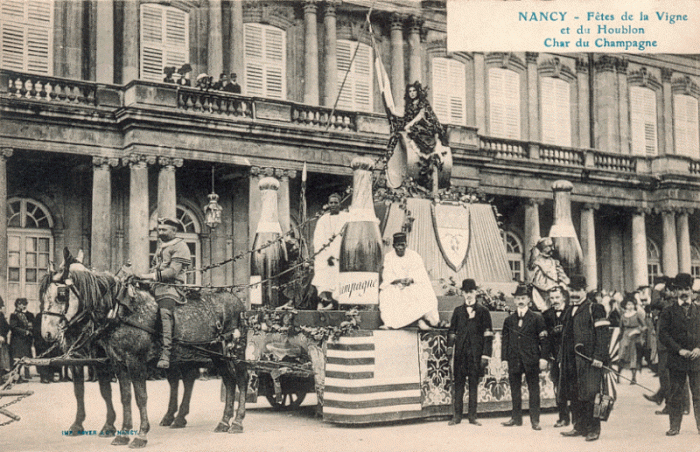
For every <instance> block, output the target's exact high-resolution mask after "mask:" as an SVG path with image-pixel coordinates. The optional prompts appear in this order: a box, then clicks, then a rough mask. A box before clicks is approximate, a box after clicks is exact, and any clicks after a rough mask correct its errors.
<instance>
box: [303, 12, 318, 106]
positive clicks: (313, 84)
mask: <svg viewBox="0 0 700 452" xmlns="http://www.w3.org/2000/svg"><path fill="white" fill-rule="evenodd" d="M316 9H317V7H316V2H315V1H307V2H304V103H305V104H309V105H318V30H317V28H318V27H317V26H316Z"/></svg>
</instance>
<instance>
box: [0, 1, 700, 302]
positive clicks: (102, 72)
mask: <svg viewBox="0 0 700 452" xmlns="http://www.w3.org/2000/svg"><path fill="white" fill-rule="evenodd" d="M370 6H372V15H371V20H372V24H373V32H374V38H375V41H376V43H377V47H378V49H379V51H380V53H381V59H382V61H383V63H384V66H385V67H386V69H387V71H388V74H389V78H390V81H391V84H392V88H393V94H394V98H395V99H396V100H397V103H399V104H401V103H402V98H403V90H404V87H405V85H406V83H407V82H412V81H415V80H420V81H421V82H422V83H423V84H424V85H427V86H428V87H429V99H430V101H431V104H432V105H433V107H434V109H435V110H436V112H437V114H438V116H439V117H440V119H441V120H442V121H443V122H444V123H446V124H448V125H449V130H450V133H449V136H450V146H451V148H452V150H453V154H454V169H453V179H452V183H453V184H454V185H461V186H470V187H479V188H480V189H481V190H483V191H484V192H485V193H486V194H488V195H489V196H490V197H492V198H493V202H494V203H495V204H496V206H497V207H498V209H499V212H500V213H501V214H502V216H503V217H502V221H503V226H504V240H505V242H506V247H507V250H508V253H509V259H510V260H511V268H512V269H513V274H514V277H515V278H523V277H524V276H525V275H524V272H525V270H524V263H525V262H526V261H527V257H528V256H527V254H528V251H527V250H528V249H530V247H531V246H532V245H533V244H534V242H535V241H536V240H537V238H538V237H539V236H541V235H546V234H547V233H548V231H549V228H550V226H551V222H552V220H551V219H552V192H551V184H552V182H553V181H555V180H558V179H567V180H569V181H571V182H572V183H573V185H574V191H573V195H572V199H573V207H572V211H573V221H574V225H575V227H576V230H577V232H578V235H579V238H580V241H581V244H582V246H583V250H584V257H585V263H586V264H585V267H586V275H587V277H588V280H589V282H590V284H591V286H592V287H596V286H599V287H603V288H608V289H612V288H615V289H627V290H630V289H633V288H636V287H637V286H639V285H644V284H647V282H648V281H650V280H651V279H652V278H653V276H655V275H661V274H669V275H674V274H676V273H677V272H679V271H685V272H692V273H693V274H696V275H698V276H700V239H699V238H698V233H699V232H700V213H699V212H698V210H697V209H696V207H697V206H698V201H699V200H700V194H699V192H698V187H700V148H699V146H698V101H699V99H700V88H698V84H699V83H700V64H699V63H700V57H698V55H685V56H681V55H633V54H626V55H610V54H605V55H603V54H544V53H480V52H458V53H454V54H450V53H447V51H446V31H445V30H446V16H445V9H444V6H445V5H444V3H443V2H412V1H408V0H397V1H372V2H370V1H368V0H367V1H363V0H358V1H343V2H340V1H295V2H290V1H285V2H282V1H227V0H171V1H150V0H99V1H96V0H80V1H61V0H0V11H1V14H0V17H1V19H0V39H2V50H1V52H2V53H1V54H0V108H1V112H2V113H1V114H2V123H3V125H2V128H1V130H0V249H4V250H7V252H6V253H5V252H2V253H0V294H2V296H3V298H4V299H5V300H6V302H8V301H9V303H6V304H7V305H11V304H12V303H11V302H12V301H14V299H15V298H16V297H18V296H26V297H28V298H29V299H30V301H31V303H32V304H31V305H30V310H32V311H37V309H38V300H37V291H38V281H39V280H40V278H41V276H42V275H43V274H44V272H45V269H46V265H47V263H48V261H49V260H54V261H57V262H60V261H61V258H60V257H61V251H62V249H63V248H64V247H68V248H70V249H71V250H73V251H74V252H76V250H78V249H83V250H84V251H85V253H86V261H87V263H88V264H89V265H91V266H92V267H94V268H96V269H98V270H111V271H117V270H118V269H119V268H120V266H121V265H122V264H124V263H125V262H127V261H130V262H131V264H132V266H133V267H134V269H135V270H136V271H143V270H145V269H146V268H147V267H148V263H149V252H150V253H152V252H153V250H154V246H155V245H154V235H153V232H152V230H153V226H154V224H155V221H156V218H157V217H158V216H166V215H168V216H177V217H178V219H180V220H181V222H182V230H181V234H182V236H183V237H184V238H185V239H186V240H187V242H188V244H189V245H190V248H191V250H192V255H193V258H194V259H195V261H196V266H197V267H202V266H205V265H208V264H210V263H216V262H221V261H223V260H225V259H228V258H231V257H232V256H236V255H238V254H241V253H244V252H245V251H247V250H248V249H249V248H250V246H251V244H252V239H253V236H254V232H255V227H256V224H257V218H258V216H259V211H258V209H259V196H260V194H259V191H258V188H257V183H258V181H259V180H260V178H262V177H265V176H273V177H276V178H277V179H278V180H279V181H280V202H279V208H280V216H281V223H282V227H283V228H284V229H287V230H288V229H289V228H290V227H292V226H293V225H294V224H296V222H298V221H299V216H300V213H299V205H300V200H299V192H300V184H301V182H300V175H301V169H302V167H303V165H304V163H306V164H307V167H308V172H309V178H308V190H307V195H308V204H309V214H310V215H313V214H314V213H315V212H317V211H319V210H320V209H321V208H322V205H323V204H324V202H325V201H326V197H327V195H328V193H330V192H331V191H342V190H344V189H345V187H347V186H348V185H350V183H351V172H350V168H349V162H350V160H351V159H352V158H353V157H355V156H358V155H368V156H372V157H374V158H379V157H380V156H381V155H382V154H383V152H384V150H385V145H386V143H387V139H388V124H387V121H386V117H385V115H384V113H383V106H382V102H381V96H380V94H379V87H378V85H377V82H376V74H374V71H375V67H374V64H373V59H374V50H373V48H372V47H371V45H370V43H371V39H370V35H369V30H368V27H367V24H366V21H365V18H366V15H367V11H368V9H369V7H370ZM351 62H352V65H351V64H350V63H351ZM184 63H188V64H190V66H191V67H192V68H193V70H192V73H191V74H190V77H191V80H192V81H194V79H195V77H196V75H197V74H200V73H208V74H212V75H214V76H215V78H216V77H217V76H218V74H219V73H221V72H226V73H230V72H235V73H236V74H237V75H238V80H239V83H240V84H241V86H242V94H241V95H234V94H228V93H222V92H218V91H201V90H199V89H196V88H193V87H183V86H179V85H175V84H168V83H164V82H163V68H164V67H166V66H175V67H180V66H181V65H182V64H184ZM334 107H335V108H334ZM212 173H213V180H212ZM212 185H213V190H214V191H216V193H217V194H219V195H220V203H221V206H222V207H223V211H222V223H221V224H220V225H219V226H218V227H216V228H209V227H207V226H206V224H205V218H204V214H203V207H204V206H205V205H206V203H207V195H208V194H209V193H210V192H211V191H212ZM307 233H310V231H308V230H307ZM248 281H249V261H248V260H247V259H246V258H243V259H239V260H237V261H236V262H235V263H234V264H227V265H225V266H222V267H220V268H217V269H215V270H213V271H211V272H207V273H204V274H201V275H200V274H196V273H195V274H193V275H192V276H191V282H198V283H203V284H209V283H212V284H215V285H231V284H245V283H247V282H248ZM7 309H8V311H9V310H10V309H11V308H9V307H8V308H7Z"/></svg>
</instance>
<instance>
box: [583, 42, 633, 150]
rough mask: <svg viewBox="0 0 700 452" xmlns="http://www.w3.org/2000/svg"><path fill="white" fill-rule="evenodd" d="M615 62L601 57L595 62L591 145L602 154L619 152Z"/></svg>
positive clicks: (607, 56) (608, 57)
mask: <svg viewBox="0 0 700 452" xmlns="http://www.w3.org/2000/svg"><path fill="white" fill-rule="evenodd" d="M617 61H618V58H616V57H613V56H610V55H601V56H600V57H598V59H597V60H596V62H595V108H596V114H595V127H594V130H595V143H591V145H592V147H594V148H595V149H599V150H601V151H604V152H620V139H619V138H620V136H619V117H618V109H619V105H618V101H617V77H616V76H615V64H616V62H617ZM624 153H625V154H627V153H628V151H627V150H625V152H624Z"/></svg>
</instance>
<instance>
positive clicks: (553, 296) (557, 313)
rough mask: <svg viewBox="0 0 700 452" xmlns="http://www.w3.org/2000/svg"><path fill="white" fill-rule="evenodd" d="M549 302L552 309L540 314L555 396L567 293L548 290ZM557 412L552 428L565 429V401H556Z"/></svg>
mask: <svg viewBox="0 0 700 452" xmlns="http://www.w3.org/2000/svg"><path fill="white" fill-rule="evenodd" d="M549 301H550V302H551V303H552V307H551V308H549V309H547V310H546V311H544V312H543V313H542V317H544V324H545V325H546V327H547V340H548V341H549V346H548V347H547V350H548V351H549V356H548V359H549V361H550V363H551V366H550V367H549V369H550V375H551V377H552V382H553V383H554V389H555V391H556V394H559V393H560V392H561V388H560V383H561V381H560V380H559V365H560V364H561V338H562V331H563V330H564V311H565V310H566V306H567V305H568V303H569V291H568V290H566V289H564V288H563V287H561V286H555V287H553V288H551V289H550V290H549ZM557 411H558V412H559V419H557V422H556V423H555V424H554V427H556V428H559V427H566V426H567V425H569V423H570V413H569V406H568V403H567V401H566V400H563V401H562V400H557Z"/></svg>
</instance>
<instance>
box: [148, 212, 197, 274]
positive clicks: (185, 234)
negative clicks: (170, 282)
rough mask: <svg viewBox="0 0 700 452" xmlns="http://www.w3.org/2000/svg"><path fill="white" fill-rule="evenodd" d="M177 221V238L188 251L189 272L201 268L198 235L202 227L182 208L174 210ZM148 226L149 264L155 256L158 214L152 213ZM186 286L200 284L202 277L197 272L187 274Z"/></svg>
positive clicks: (191, 214) (194, 217)
mask: <svg viewBox="0 0 700 452" xmlns="http://www.w3.org/2000/svg"><path fill="white" fill-rule="evenodd" d="M176 216H177V220H178V222H179V223H180V225H179V226H178V228H177V237H179V238H181V239H183V240H184V241H185V243H186V244H187V247H188V248H189V249H190V259H191V263H190V270H192V269H194V268H200V267H201V266H202V244H201V240H200V237H199V235H200V233H201V232H202V227H201V225H200V224H199V221H198V220H197V217H196V216H195V215H194V213H193V212H192V211H191V210H190V209H188V208H187V207H184V206H177V209H176ZM149 225H150V230H151V233H150V244H149V245H150V247H149V253H148V259H149V262H153V257H154V256H155V254H156V249H157V248H158V232H157V231H156V228H157V225H158V212H154V213H153V214H152V215H151V221H150V223H149ZM186 282H187V284H201V282H202V275H201V273H199V272H193V273H188V274H187V280H186Z"/></svg>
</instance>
